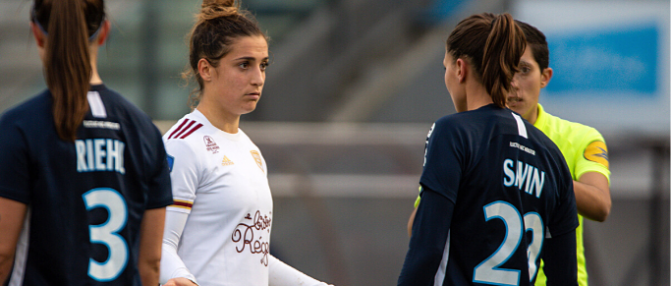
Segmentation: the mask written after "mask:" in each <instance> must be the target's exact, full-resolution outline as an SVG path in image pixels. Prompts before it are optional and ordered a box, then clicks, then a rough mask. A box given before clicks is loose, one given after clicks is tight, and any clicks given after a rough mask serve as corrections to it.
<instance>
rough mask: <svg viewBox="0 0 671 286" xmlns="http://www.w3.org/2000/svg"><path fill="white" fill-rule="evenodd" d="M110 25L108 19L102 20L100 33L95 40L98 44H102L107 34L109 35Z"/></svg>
mask: <svg viewBox="0 0 671 286" xmlns="http://www.w3.org/2000/svg"><path fill="white" fill-rule="evenodd" d="M110 26H111V25H110V21H109V20H105V21H103V23H102V27H100V33H99V34H98V39H97V40H96V41H97V44H98V45H99V46H102V44H104V43H105V41H106V40H107V36H109V32H110Z"/></svg>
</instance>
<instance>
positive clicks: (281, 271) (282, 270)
mask: <svg viewBox="0 0 671 286" xmlns="http://www.w3.org/2000/svg"><path fill="white" fill-rule="evenodd" d="M268 285H270V286H293V285H305V286H326V285H328V284H326V283H324V282H321V281H319V280H317V279H314V278H312V277H310V276H308V275H307V274H305V273H303V272H300V271H298V270H297V269H296V268H293V267H291V266H289V265H287V264H286V263H284V262H282V261H280V260H279V259H277V258H275V256H272V255H270V257H269V261H268Z"/></svg>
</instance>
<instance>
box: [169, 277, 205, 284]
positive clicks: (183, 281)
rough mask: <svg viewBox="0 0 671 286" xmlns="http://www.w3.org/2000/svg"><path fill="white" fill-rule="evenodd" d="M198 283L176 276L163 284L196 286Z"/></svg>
mask: <svg viewBox="0 0 671 286" xmlns="http://www.w3.org/2000/svg"><path fill="white" fill-rule="evenodd" d="M197 285H198V284H196V283H193V281H191V280H189V279H186V278H184V277H177V278H172V279H170V280H168V282H167V283H165V284H163V286H197Z"/></svg>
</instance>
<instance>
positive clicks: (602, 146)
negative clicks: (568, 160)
mask: <svg viewBox="0 0 671 286" xmlns="http://www.w3.org/2000/svg"><path fill="white" fill-rule="evenodd" d="M584 156H585V159H587V160H590V161H592V162H597V163H599V164H601V165H604V166H606V168H608V148H607V147H606V143H604V142H601V141H594V142H592V143H590V144H589V145H588V146H587V148H585V154H584Z"/></svg>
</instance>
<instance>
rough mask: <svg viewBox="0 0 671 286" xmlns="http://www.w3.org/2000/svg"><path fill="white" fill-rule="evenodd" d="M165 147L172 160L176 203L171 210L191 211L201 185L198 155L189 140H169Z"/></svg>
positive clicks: (169, 159) (171, 172)
mask: <svg viewBox="0 0 671 286" xmlns="http://www.w3.org/2000/svg"><path fill="white" fill-rule="evenodd" d="M165 148H166V152H167V154H168V161H169V162H170V165H171V166H170V178H171V181H172V196H173V199H174V204H173V205H172V206H170V210H174V211H181V212H185V213H190V212H191V207H193V202H194V200H195V199H196V189H197V188H198V185H199V181H200V180H199V176H200V173H201V171H200V169H201V168H200V166H199V163H198V156H197V154H196V153H195V151H194V150H193V149H192V148H191V146H190V145H189V144H188V141H187V140H167V141H165Z"/></svg>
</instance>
